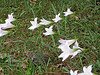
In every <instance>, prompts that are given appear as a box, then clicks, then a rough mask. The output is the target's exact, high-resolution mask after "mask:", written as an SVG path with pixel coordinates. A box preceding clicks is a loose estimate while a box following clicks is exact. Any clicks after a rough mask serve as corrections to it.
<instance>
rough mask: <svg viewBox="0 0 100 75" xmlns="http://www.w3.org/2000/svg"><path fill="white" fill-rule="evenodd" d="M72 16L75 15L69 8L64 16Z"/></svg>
mask: <svg viewBox="0 0 100 75" xmlns="http://www.w3.org/2000/svg"><path fill="white" fill-rule="evenodd" d="M70 14H73V12H72V11H71V10H70V9H69V8H68V9H67V11H66V12H64V16H68V15H70Z"/></svg>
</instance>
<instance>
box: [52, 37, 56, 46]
mask: <svg viewBox="0 0 100 75" xmlns="http://www.w3.org/2000/svg"><path fill="white" fill-rule="evenodd" d="M51 38H52V41H53V44H54V46H56V44H55V39H54V37H53V35H51Z"/></svg>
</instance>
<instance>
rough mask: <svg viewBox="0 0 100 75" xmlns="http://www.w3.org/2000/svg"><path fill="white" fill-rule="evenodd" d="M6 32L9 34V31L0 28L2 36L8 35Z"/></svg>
mask: <svg viewBox="0 0 100 75" xmlns="http://www.w3.org/2000/svg"><path fill="white" fill-rule="evenodd" d="M6 34H8V31H5V30H2V29H1V28H0V37H2V36H4V35H6Z"/></svg>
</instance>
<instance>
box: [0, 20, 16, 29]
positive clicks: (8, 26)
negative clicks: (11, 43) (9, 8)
mask: <svg viewBox="0 0 100 75" xmlns="http://www.w3.org/2000/svg"><path fill="white" fill-rule="evenodd" d="M0 26H1V29H8V28H13V27H15V26H14V25H13V24H12V23H11V22H6V23H4V24H0Z"/></svg>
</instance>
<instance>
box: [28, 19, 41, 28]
mask: <svg viewBox="0 0 100 75" xmlns="http://www.w3.org/2000/svg"><path fill="white" fill-rule="evenodd" d="M30 22H31V24H32V26H31V27H29V28H28V29H30V30H34V29H36V28H38V27H39V26H40V25H39V24H38V23H37V18H35V19H34V21H30Z"/></svg>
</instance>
